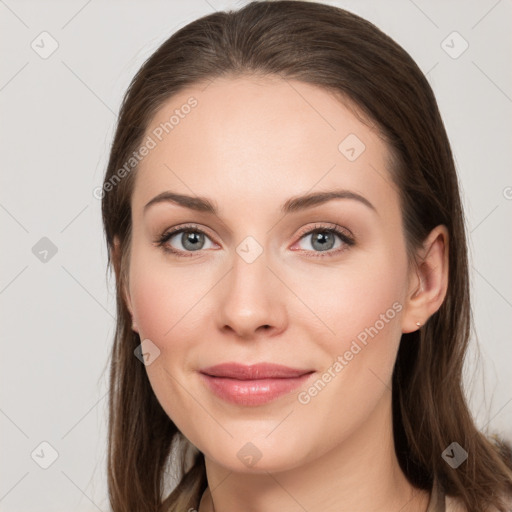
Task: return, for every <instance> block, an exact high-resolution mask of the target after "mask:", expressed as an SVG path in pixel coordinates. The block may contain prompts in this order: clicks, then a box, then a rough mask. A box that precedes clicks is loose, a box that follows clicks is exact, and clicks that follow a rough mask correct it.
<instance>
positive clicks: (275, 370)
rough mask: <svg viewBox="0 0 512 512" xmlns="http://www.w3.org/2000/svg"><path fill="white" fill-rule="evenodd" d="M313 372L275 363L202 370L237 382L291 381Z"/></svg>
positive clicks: (224, 366) (232, 365)
mask: <svg viewBox="0 0 512 512" xmlns="http://www.w3.org/2000/svg"><path fill="white" fill-rule="evenodd" d="M312 371H313V370H303V369H298V368H290V367H289V366H283V365H279V364H274V363H258V364H253V365H245V364H240V363H222V364H217V365H215V366H209V367H208V368H202V369H201V370H200V372H201V373H204V374H206V375H210V376H211V377H225V378H228V379H237V380H260V379H290V378H294V377H300V376H301V375H305V374H306V373H311V372H312Z"/></svg>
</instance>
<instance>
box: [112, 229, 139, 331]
mask: <svg viewBox="0 0 512 512" xmlns="http://www.w3.org/2000/svg"><path fill="white" fill-rule="evenodd" d="M110 259H111V261H112V264H113V266H114V271H115V274H116V280H117V282H118V283H119V282H120V283H121V285H122V294H123V300H124V303H125V304H126V307H127V308H128V311H129V312H130V316H131V317H132V329H133V330H134V331H135V332H137V333H138V332H139V328H138V326H137V323H136V322H135V320H134V317H133V308H132V301H131V297H130V291H129V287H127V286H126V282H125V279H124V276H122V272H121V243H120V241H119V238H118V237H117V236H115V237H114V244H113V247H112V250H111V253H110Z"/></svg>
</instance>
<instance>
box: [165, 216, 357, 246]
mask: <svg viewBox="0 0 512 512" xmlns="http://www.w3.org/2000/svg"><path fill="white" fill-rule="evenodd" d="M319 222H322V221H316V222H315V225H314V226H308V227H305V228H304V229H303V230H300V232H299V234H298V235H297V236H298V237H299V238H298V240H300V239H302V238H303V237H305V236H307V235H311V234H312V233H314V232H315V231H321V230H326V231H329V230H331V231H334V232H336V231H339V232H340V233H335V234H337V235H338V236H340V235H344V236H346V237H347V238H348V239H350V240H352V241H353V240H355V238H356V237H355V236H354V235H353V234H352V232H351V231H350V230H349V229H348V228H345V227H343V226H340V225H339V224H336V223H334V222H327V221H325V222H324V225H319ZM185 231H196V232H200V233H202V234H204V235H206V236H208V237H209V238H210V239H211V241H212V242H214V243H216V244H218V242H216V241H215V237H214V236H211V235H210V234H209V233H208V231H207V230H206V229H205V228H202V227H200V226H198V225H196V224H188V225H187V224H185V225H183V226H177V227H174V228H171V229H169V230H168V231H166V232H165V233H164V234H163V235H162V236H161V238H166V239H167V240H166V242H168V241H169V240H170V239H171V238H172V237H173V236H175V235H177V234H180V233H182V232H185ZM346 232H348V233H346ZM342 241H343V242H344V243H345V241H344V240H342ZM295 243H296V242H295Z"/></svg>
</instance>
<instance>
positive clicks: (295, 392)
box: [126, 77, 417, 471]
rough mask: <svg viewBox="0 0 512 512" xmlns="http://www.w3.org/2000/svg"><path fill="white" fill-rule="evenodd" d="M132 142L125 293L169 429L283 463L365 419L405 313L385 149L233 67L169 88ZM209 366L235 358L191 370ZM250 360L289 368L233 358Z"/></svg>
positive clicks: (376, 413)
mask: <svg viewBox="0 0 512 512" xmlns="http://www.w3.org/2000/svg"><path fill="white" fill-rule="evenodd" d="M191 97H193V98H194V100H191V99H190V98H191ZM186 105H189V106H188V107H187V106H186ZM171 116H174V117H171ZM165 123H167V125H166V124H165ZM147 137H150V138H151V140H152V142H150V141H149V139H148V138H147ZM145 143H147V148H149V149H148V151H147V155H146V156H144V158H143V159H142V160H141V162H140V164H139V169H138V171H137V176H136V182H135V187H134V192H133V196H132V222H133V233H132V242H131V243H132V245H131V256H130V267H129V286H128V287H127V290H126V291H127V300H128V305H129V308H130V310H131V312H132V315H133V320H134V329H135V330H136V331H137V332H138V333H139V334H140V339H141V340H145V341H144V343H143V349H144V350H145V352H147V353H148V354H149V355H148V359H147V363H146V364H147V366H146V370H147V373H148V377H149V379H150V382H151V385H152V387H153V390H154V392H155V394H156V396H157V398H158V400H159V402H160V403H161V405H162V407H163V408H164V409H165V411H166V413H167V414H168V415H169V417H170V418H171V419H172V420H173V422H174V423H175V424H176V425H177V427H178V428H179V429H180V430H181V431H182V432H183V434H184V435H185V436H186V437H187V438H188V439H189V440H190V441H191V442H192V443H193V444H194V445H195V446H197V447H198V448H199V449H200V450H201V451H202V452H203V453H204V454H205V455H206V456H207V457H208V458H210V459H211V460H214V461H216V462H217V463H218V464H220V465H222V466H224V467H226V468H229V469H231V470H234V471H263V470H266V471H270V470H274V471H277V470H284V469H287V468H288V469H289V468H292V467H295V466H298V465H300V464H305V463H307V462H308V461H311V460H312V459H313V458H315V457H319V456H320V455H321V454H324V453H326V452H328V451H329V450H333V449H336V448H338V447H341V446H343V445H344V444H346V443H348V442H349V440H350V439H351V438H353V436H355V435H362V433H363V432H364V435H365V436H368V437H369V438H370V436H372V433H373V432H378V431H379V429H382V426H383V423H384V422H388V421H389V419H390V386H391V374H392V369H393V364H394V362H395V357H396V352H397V349H398V345H399V341H400V337H401V334H402V332H408V331H411V330H413V327H411V325H413V324H414V321H415V320H417V318H415V319H412V318H409V316H410V315H408V314H407V308H406V307H405V306H406V301H407V297H409V296H410V293H411V289H410V288H411V286H410V283H412V280H410V277H411V276H410V273H409V271H408V262H407V258H406V250H405V240H404V234H403V230H402V222H401V212H400V207H399V198H398V193H397V190H396V189H395V188H394V186H393V185H392V183H391V178H390V174H389V170H388V169H387V168H386V166H387V158H388V152H387V149H386V146H385V144H384V142H383V141H382V140H381V139H380V138H379V137H378V135H377V134H376V133H375V132H374V131H372V129H371V128H369V127H368V126H367V125H365V124H363V123H362V122H360V121H359V120H358V118H357V117H355V116H354V114H353V113H352V112H351V111H350V110H349V109H347V108H346V107H345V106H344V105H343V104H342V103H340V102H339V101H337V100H336V99H335V98H334V97H333V96H332V95H331V94H329V93H328V92H326V91H325V90H323V89H321V88H317V87H315V86H312V85H308V84H305V83H301V82H297V81H289V82H288V81H285V80H282V79H278V78H276V79H269V78H266V79H263V78H258V79H255V78H246V77H239V78H236V79H235V78H222V79H216V80H215V81H213V82H212V83H210V84H209V85H208V86H207V87H206V88H205V86H204V85H202V86H201V87H200V86H196V87H191V88H188V89H186V90H184V91H182V92H180V93H179V94H177V95H176V96H173V97H172V98H171V99H170V100H169V101H168V102H167V103H166V105H165V106H164V107H163V108H161V109H160V111H159V112H158V113H157V115H156V116H155V118H154V119H153V121H152V123H151V125H150V127H149V128H148V130H147V132H146V138H145ZM342 191H345V192H342ZM332 192H340V194H341V197H337V198H334V199H331V200H327V201H322V200H315V199H312V200H309V201H308V200H301V199H300V198H302V197H304V196H310V195H312V196H316V195H317V194H319V193H332ZM163 193H168V194H171V193H172V194H179V195H181V196H189V197H190V198H191V200H190V203H192V201H193V204H196V205H199V204H200V202H199V199H198V198H201V199H202V200H205V201H206V200H207V201H208V202H209V203H211V204H212V205H213V207H214V208H215V210H216V213H213V212H212V211H210V209H209V208H206V207H202V208H198V209H195V208H191V207H186V206H185V205H184V204H179V202H175V201H172V200H170V199H169V197H170V196H168V199H165V196H161V194H163ZM158 196H160V199H161V200H155V201H154V202H153V203H152V204H150V205H149V206H148V203H150V201H151V200H152V199H154V198H155V197H158ZM201 204H202V203H201ZM190 224H192V225H193V226H192V227H191V226H190ZM336 226H338V228H337V229H339V233H340V234H336V233H335V232H330V231H326V229H331V228H336ZM180 227H183V228H186V229H188V232H185V233H183V232H181V233H178V234H174V235H172V234H171V235H170V236H167V237H165V236H164V237H163V235H166V234H167V233H168V232H169V230H171V229H174V228H180ZM313 230H316V232H315V231H314V232H313V233H311V231H313ZM308 233H309V234H308ZM162 237H163V240H164V241H163V243H162V244H161V245H158V243H157V240H159V239H161V238H162ZM171 250H174V251H177V253H173V252H170V251H171ZM223 363H238V364H239V365H242V366H241V367H239V368H237V367H235V368H234V369H233V366H231V367H230V368H228V369H227V370H226V368H224V369H222V368H220V369H218V371H217V372H215V371H213V370H208V371H209V372H210V376H209V377H208V376H206V375H205V374H204V373H202V372H204V371H205V369H207V368H209V367H212V366H215V365H220V364H223ZM258 363H273V364H278V365H283V366H286V367H291V368H293V369H296V370H298V372H296V373H290V374H286V373H280V372H277V373H272V372H270V373H265V372H268V371H269V368H268V367H267V368H264V367H262V368H260V369H259V373H258V372H257V371H256V373H254V374H251V373H250V371H248V370H247V368H244V366H245V365H255V364H258ZM270 370H272V369H270ZM208 371H207V372H206V373H208ZM230 371H231V373H230ZM237 372H239V373H237ZM214 373H216V374H217V376H213V374H214ZM219 375H220V376H219ZM301 375H302V376H301ZM244 379H249V380H244ZM254 464H255V466H254V467H253V465H254Z"/></svg>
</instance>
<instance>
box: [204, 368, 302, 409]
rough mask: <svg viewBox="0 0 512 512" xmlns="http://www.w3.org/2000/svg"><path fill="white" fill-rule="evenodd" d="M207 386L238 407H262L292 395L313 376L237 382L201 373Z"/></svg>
mask: <svg viewBox="0 0 512 512" xmlns="http://www.w3.org/2000/svg"><path fill="white" fill-rule="evenodd" d="M199 375H201V378H202V379H203V381H204V382H206V384H207V386H208V387H209V388H210V390H211V391H213V393H215V394H216V395H217V396H218V397H220V398H222V399H223V400H226V401H227V402H231V403H234V404H237V405H262V404H266V403H268V402H271V401H272V400H276V399H277V398H279V397H280V396H282V395H286V394H288V393H291V392H292V391H294V390H295V389H297V388H298V387H299V386H301V385H302V384H304V382H305V381H306V380H307V379H308V378H309V377H310V376H311V375H312V373H306V374H304V375H301V376H300V377H293V378H284V379H259V380H237V379H228V378H225V377H212V376H210V375H206V374H204V373H200V374H199Z"/></svg>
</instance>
